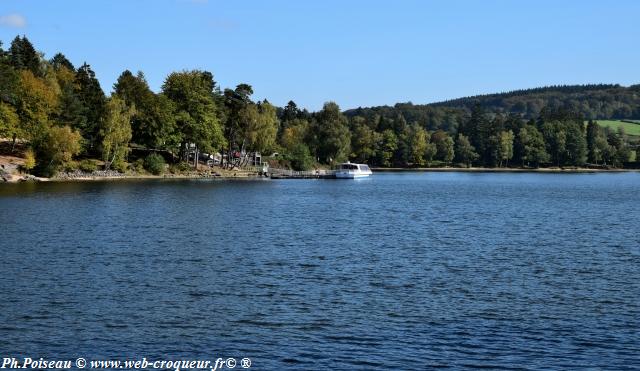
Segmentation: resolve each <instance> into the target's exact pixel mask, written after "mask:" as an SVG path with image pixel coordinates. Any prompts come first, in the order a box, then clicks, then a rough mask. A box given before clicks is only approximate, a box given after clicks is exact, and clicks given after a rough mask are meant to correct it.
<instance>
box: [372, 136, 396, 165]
mask: <svg viewBox="0 0 640 371" xmlns="http://www.w3.org/2000/svg"><path fill="white" fill-rule="evenodd" d="M397 149H398V137H397V136H396V135H395V134H394V133H393V130H391V129H387V130H385V131H383V132H382V140H381V142H380V144H379V146H378V150H377V153H378V158H379V160H378V161H379V163H380V164H381V165H382V166H386V167H390V166H393V154H394V152H395V151H396V150H397Z"/></svg>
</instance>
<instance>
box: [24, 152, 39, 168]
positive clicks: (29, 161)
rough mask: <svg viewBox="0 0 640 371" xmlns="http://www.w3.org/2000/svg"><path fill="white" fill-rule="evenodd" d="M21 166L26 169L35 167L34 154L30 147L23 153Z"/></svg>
mask: <svg viewBox="0 0 640 371" xmlns="http://www.w3.org/2000/svg"><path fill="white" fill-rule="evenodd" d="M22 167H23V168H24V169H25V170H26V171H29V170H32V169H33V168H34V167H36V154H35V153H34V152H33V150H32V149H31V148H29V149H27V151H26V152H25V154H24V165H22Z"/></svg>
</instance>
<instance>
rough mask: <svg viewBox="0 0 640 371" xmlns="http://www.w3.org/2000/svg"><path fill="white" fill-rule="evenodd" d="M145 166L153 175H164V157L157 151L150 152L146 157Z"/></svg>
mask: <svg viewBox="0 0 640 371" xmlns="http://www.w3.org/2000/svg"><path fill="white" fill-rule="evenodd" d="M144 168H145V169H146V170H147V171H148V172H150V173H151V174H153V175H162V173H164V168H165V162H164V157H162V156H160V155H159V154H157V153H152V154H150V155H149V156H147V158H145V159H144Z"/></svg>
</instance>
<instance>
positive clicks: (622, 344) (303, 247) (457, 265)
mask: <svg viewBox="0 0 640 371" xmlns="http://www.w3.org/2000/svg"><path fill="white" fill-rule="evenodd" d="M639 225H640V174H638V173H624V174H520V173H518V174H489V173H478V174H470V173H376V174H374V176H373V177H372V178H370V179H363V180H358V181H352V180H351V181H346V180H345V181H336V180H333V181H332V180H281V181H268V180H253V181H193V180H192V181H189V180H186V181H185V180H182V181H117V182H115V181H112V182H86V183H40V184H18V185H0V226H1V228H2V234H1V240H0V247H1V250H0V252H1V254H2V259H1V262H0V271H1V274H0V292H1V297H0V299H1V300H0V357H11V356H12V357H18V358H20V357H24V356H29V357H33V358H37V357H45V358H47V359H75V358H77V357H79V356H82V357H85V358H87V359H88V360H91V359H113V358H115V359H137V358H142V357H147V358H148V359H152V360H155V359H213V360H215V359H216V358H218V357H223V358H227V357H235V358H237V359H238V360H239V359H240V358H243V357H248V358H250V359H251V361H252V367H251V368H252V369H256V370H265V369H285V368H290V369H300V370H318V369H325V368H333V369H349V370H352V369H398V370H410V369H425V368H428V367H435V366H446V365H448V366H453V367H456V368H460V367H465V366H468V367H488V368H512V367H525V368H530V369H553V368H557V369H567V368H585V367H593V368H597V369H605V368H610V369H624V368H634V367H640V228H639ZM236 369H242V368H241V367H240V365H239V364H238V366H237V367H236Z"/></svg>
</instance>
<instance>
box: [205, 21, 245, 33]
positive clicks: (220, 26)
mask: <svg viewBox="0 0 640 371" xmlns="http://www.w3.org/2000/svg"><path fill="white" fill-rule="evenodd" d="M207 25H208V26H209V28H212V29H214V30H220V31H233V30H235V29H237V28H238V26H239V25H238V23H237V22H235V21H233V20H231V19H225V18H217V19H211V20H210V21H209V22H208V23H207Z"/></svg>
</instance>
